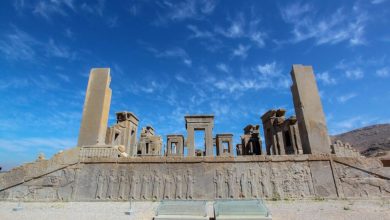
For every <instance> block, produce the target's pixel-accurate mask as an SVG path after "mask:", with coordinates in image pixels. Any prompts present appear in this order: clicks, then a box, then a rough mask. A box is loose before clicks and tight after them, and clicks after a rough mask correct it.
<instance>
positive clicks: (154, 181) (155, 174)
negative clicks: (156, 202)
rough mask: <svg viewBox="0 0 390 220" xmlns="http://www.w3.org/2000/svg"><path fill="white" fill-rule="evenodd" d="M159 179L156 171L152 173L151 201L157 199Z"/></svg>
mask: <svg viewBox="0 0 390 220" xmlns="http://www.w3.org/2000/svg"><path fill="white" fill-rule="evenodd" d="M160 185H161V178H160V177H159V176H158V174H157V171H154V177H153V193H152V194H153V195H152V196H153V199H158V198H159V195H160Z"/></svg>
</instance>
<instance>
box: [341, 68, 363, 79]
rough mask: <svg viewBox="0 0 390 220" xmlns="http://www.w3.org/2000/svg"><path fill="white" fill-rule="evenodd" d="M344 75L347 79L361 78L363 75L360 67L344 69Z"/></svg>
mask: <svg viewBox="0 0 390 220" xmlns="http://www.w3.org/2000/svg"><path fill="white" fill-rule="evenodd" d="M345 76H346V77H348V78H349V79H361V78H363V77H364V73H363V71H362V70H361V69H360V68H356V69H349V70H346V71H345Z"/></svg>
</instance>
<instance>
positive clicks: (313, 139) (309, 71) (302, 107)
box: [291, 65, 330, 154]
mask: <svg viewBox="0 0 390 220" xmlns="http://www.w3.org/2000/svg"><path fill="white" fill-rule="evenodd" d="M291 77H292V80H293V85H292V86H291V91H292V95H293V101H294V108H295V113H296V115H297V120H298V127H299V134H300V136H301V141H302V148H303V153H304V154H310V153H312V154H316V153H330V140H329V136H328V129H327V127H326V121H325V115H324V111H323V109H322V104H321V100H320V96H319V94H318V88H317V83H316V80H315V77H314V73H313V68H312V67H311V66H303V65H293V67H292V70H291Z"/></svg>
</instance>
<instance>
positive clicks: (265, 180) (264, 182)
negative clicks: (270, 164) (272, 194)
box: [259, 167, 269, 198]
mask: <svg viewBox="0 0 390 220" xmlns="http://www.w3.org/2000/svg"><path fill="white" fill-rule="evenodd" d="M260 173H261V176H260V180H259V182H260V187H261V194H262V196H264V197H267V198H268V197H269V190H268V185H269V175H268V172H267V168H265V167H261V168H260Z"/></svg>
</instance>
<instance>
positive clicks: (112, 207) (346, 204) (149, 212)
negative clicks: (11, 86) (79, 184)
mask: <svg viewBox="0 0 390 220" xmlns="http://www.w3.org/2000/svg"><path fill="white" fill-rule="evenodd" d="M158 204H159V203H158V202H135V203H134V206H133V210H134V213H132V214H131V215H127V214H126V213H125V212H126V211H128V209H129V203H125V202H66V203H57V202H56V203H49V202H47V203H39V202H28V203H21V207H22V210H20V211H13V209H14V208H15V207H17V206H18V203H17V202H0V219H1V220H8V219H12V220H15V219H18V220H19V219H26V220H27V219H28V220H45V219H50V220H52V219H54V220H63V219H71V220H84V219H93V220H98V219H126V220H129V219H137V220H141V219H148V220H150V219H152V217H153V215H154V213H155V211H156V209H157V206H158ZM266 204H267V206H268V208H269V209H270V210H271V212H272V215H273V219H310V220H312V219H353V220H357V219H375V220H381V219H383V220H390V201H389V200H388V199H387V200H383V199H378V200H289V201H286V200H283V201H267V202H266ZM209 205H210V212H211V210H212V209H211V202H210V203H209Z"/></svg>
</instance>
